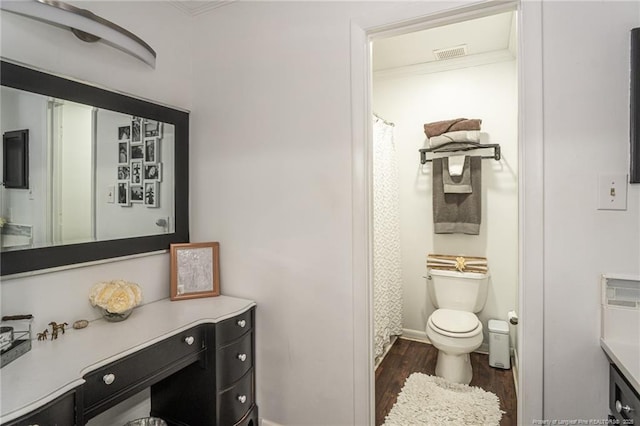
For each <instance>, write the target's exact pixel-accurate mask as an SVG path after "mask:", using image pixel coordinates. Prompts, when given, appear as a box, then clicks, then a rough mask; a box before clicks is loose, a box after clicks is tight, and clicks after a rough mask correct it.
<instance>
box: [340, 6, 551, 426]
mask: <svg viewBox="0 0 640 426" xmlns="http://www.w3.org/2000/svg"><path fill="white" fill-rule="evenodd" d="M444 5H446V3H432V2H417V3H411V4H409V5H407V4H403V5H401V6H399V7H398V8H397V9H395V10H391V11H387V13H385V15H384V16H380V15H378V16H369V17H367V18H366V19H360V20H353V21H352V22H351V120H352V197H353V198H352V199H353V204H352V208H353V217H352V220H353V227H352V229H353V235H352V238H353V241H352V249H353V257H352V265H353V276H352V279H353V327H354V329H353V336H354V347H353V350H354V360H353V361H354V377H353V379H354V381H353V382H354V401H353V402H354V419H353V420H354V422H353V424H355V425H372V424H374V422H375V377H374V371H373V343H372V339H373V330H372V327H373V309H372V307H373V297H372V284H371V280H372V276H373V274H372V262H371V251H372V247H371V240H372V230H371V222H372V220H371V215H372V205H371V164H372V158H371V157H372V153H371V148H370V147H371V142H370V141H371V138H372V134H371V133H372V132H371V129H372V120H371V114H372V107H371V96H372V89H371V75H372V69H371V54H370V41H371V40H372V39H374V38H378V37H383V36H389V35H395V34H402V33H407V32H412V31H417V30H421V29H426V28H430V27H435V26H440V25H445V24H450V23H455V22H460V21H463V20H468V19H473V18H478V17H482V16H487V15H490V14H495V13H499V12H500V11H501V10H505V11H506V10H513V9H514V8H515V7H517V8H518V10H519V12H520V13H519V14H518V25H519V31H518V33H519V36H518V39H519V46H518V47H519V48H518V74H519V75H518V81H519V91H518V96H519V155H520V179H519V191H520V200H519V245H520V260H519V263H520V265H519V284H518V294H519V316H520V325H519V326H518V327H519V330H518V331H519V334H518V336H519V338H518V348H517V352H518V354H519V356H520V359H519V374H520V380H518V396H519V398H518V424H531V422H532V420H533V419H542V418H543V404H542V402H543V383H542V377H543V374H542V373H543V356H542V355H543V336H542V333H543V323H542V321H543V273H544V270H543V249H544V241H543V218H544V211H543V199H544V197H543V138H542V136H543V122H542V120H543V115H542V110H543V96H542V94H543V91H542V89H543V84H542V83H543V81H542V3H541V0H528V1H526V2H522V3H519V2H518V1H505V2H482V3H466V4H462V3H451V5H454V6H457V7H454V8H449V9H446V10H442V7H443V6H444Z"/></svg>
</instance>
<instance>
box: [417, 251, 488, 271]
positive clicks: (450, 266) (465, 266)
mask: <svg viewBox="0 0 640 426" xmlns="http://www.w3.org/2000/svg"><path fill="white" fill-rule="evenodd" d="M427 268H428V269H441V270H446V271H460V272H479V273H487V272H488V270H489V266H488V262H487V258H486V257H475V256H451V255H446V254H429V255H427Z"/></svg>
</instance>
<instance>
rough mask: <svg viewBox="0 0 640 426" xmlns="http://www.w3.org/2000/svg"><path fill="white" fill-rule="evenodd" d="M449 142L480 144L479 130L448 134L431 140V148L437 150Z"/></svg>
mask: <svg viewBox="0 0 640 426" xmlns="http://www.w3.org/2000/svg"><path fill="white" fill-rule="evenodd" d="M449 142H460V143H465V144H474V143H480V131H479V130H458V131H456V132H447V133H443V134H441V135H439V136H433V137H431V138H429V146H430V147H431V148H437V147H439V146H442V145H444V144H445V143H449Z"/></svg>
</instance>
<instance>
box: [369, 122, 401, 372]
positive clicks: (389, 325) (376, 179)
mask: <svg viewBox="0 0 640 426" xmlns="http://www.w3.org/2000/svg"><path fill="white" fill-rule="evenodd" d="M373 122H374V124H373V305H374V343H375V359H376V360H377V359H378V358H379V357H380V356H381V355H382V354H383V353H384V350H385V346H387V345H388V344H389V343H390V340H391V336H394V335H400V334H401V333H402V271H401V257H400V206H399V194H398V191H399V182H398V165H397V159H396V152H395V146H394V140H393V126H392V125H389V124H387V123H385V121H384V120H382V119H380V118H378V117H374V119H373Z"/></svg>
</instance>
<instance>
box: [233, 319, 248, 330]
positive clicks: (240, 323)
mask: <svg viewBox="0 0 640 426" xmlns="http://www.w3.org/2000/svg"><path fill="white" fill-rule="evenodd" d="M236 324H238V326H239V327H241V328H244V326H245V325H247V322H246V321H245V320H243V319H241V320H238V321H237V322H236Z"/></svg>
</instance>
